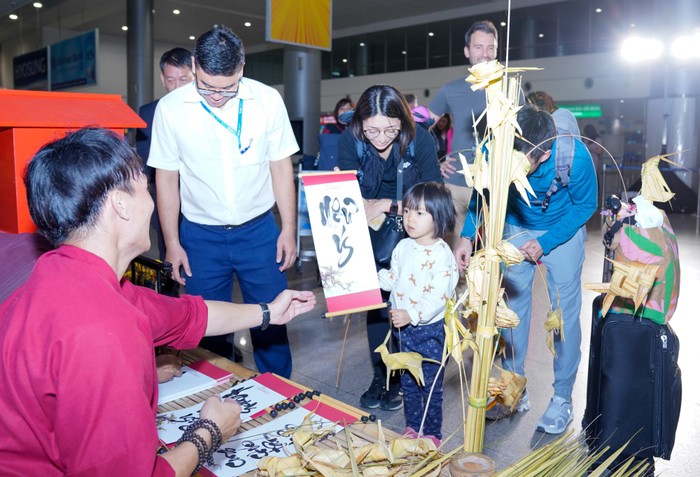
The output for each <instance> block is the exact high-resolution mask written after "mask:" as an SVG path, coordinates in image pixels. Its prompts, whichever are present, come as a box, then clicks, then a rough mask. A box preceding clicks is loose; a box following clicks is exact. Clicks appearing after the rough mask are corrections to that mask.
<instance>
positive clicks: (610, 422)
mask: <svg viewBox="0 0 700 477" xmlns="http://www.w3.org/2000/svg"><path fill="white" fill-rule="evenodd" d="M602 299H603V296H602V295H600V296H598V297H596V299H595V300H594V302H593V323H592V327H591V346H590V357H589V362H588V388H587V398H586V411H585V413H584V416H583V423H582V426H583V428H584V430H585V433H586V439H587V441H588V443H589V446H590V447H591V448H592V449H598V448H602V447H605V446H610V452H609V453H608V454H606V456H607V455H609V454H610V453H612V452H614V451H615V450H617V449H619V448H620V447H622V446H623V445H624V444H625V443H626V442H627V441H628V440H630V439H631V442H630V443H629V445H628V446H627V447H626V448H625V450H624V451H623V453H622V454H621V455H620V457H619V458H618V459H617V461H616V464H617V463H620V462H622V461H623V460H626V459H627V458H629V457H630V456H635V457H636V458H638V459H644V460H649V461H650V462H651V461H653V457H661V458H664V459H670V457H671V451H672V450H673V444H674V441H675V434H676V427H677V425H678V417H679V415H680V410H681V370H680V368H679V367H678V350H679V342H678V337H677V336H676V334H675V333H674V332H673V329H672V328H671V327H670V326H669V325H660V324H658V323H655V322H653V321H651V320H647V319H642V318H638V317H634V316H631V315H624V314H616V313H611V312H609V313H608V314H607V315H606V316H605V317H601V314H600V309H601V303H602ZM604 458H605V457H604Z"/></svg>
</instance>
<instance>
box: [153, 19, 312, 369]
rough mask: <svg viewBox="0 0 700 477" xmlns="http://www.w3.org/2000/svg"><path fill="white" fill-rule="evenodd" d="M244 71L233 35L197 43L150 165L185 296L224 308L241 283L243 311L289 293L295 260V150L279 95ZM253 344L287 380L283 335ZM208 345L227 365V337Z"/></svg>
mask: <svg viewBox="0 0 700 477" xmlns="http://www.w3.org/2000/svg"><path fill="white" fill-rule="evenodd" d="M244 64H245V53H244V48H243V44H242V43H241V40H240V39H239V38H238V36H236V35H235V34H234V33H233V32H232V31H231V30H230V29H228V28H227V27H224V26H216V27H214V28H213V29H212V30H210V31H208V32H206V33H204V34H203V35H202V36H200V37H199V39H198V40H197V43H196V45H195V52H194V60H193V66H194V71H195V81H194V82H193V83H192V84H190V85H186V86H183V87H182V88H179V89H177V90H175V91H173V92H172V93H170V94H168V95H167V96H166V97H164V98H163V99H161V100H160V102H159V103H158V107H157V109H156V114H155V118H154V122H153V137H152V139H151V150H150V154H149V159H148V165H149V166H151V167H154V168H156V169H157V171H156V185H157V192H158V196H157V198H158V210H159V212H160V220H161V228H162V230H163V235H164V238H165V246H166V255H165V259H166V260H167V261H169V262H171V263H172V264H173V270H174V272H173V278H174V279H175V280H177V281H178V282H180V283H181V284H183V285H185V291H186V292H187V293H188V294H195V295H202V296H203V297H204V298H205V299H217V300H225V301H231V298H232V290H233V283H234V279H238V282H239V285H240V288H241V292H242V295H243V300H244V302H245V303H265V302H268V301H270V300H271V299H272V298H274V297H275V296H276V295H277V294H278V293H279V292H280V291H281V290H283V289H285V288H286V285H287V279H286V276H285V274H284V270H286V269H287V268H289V267H290V266H291V265H292V264H293V263H294V260H295V258H296V230H295V227H296V215H295V214H296V196H295V189H294V174H293V169H292V162H291V155H292V154H294V153H295V152H296V151H298V149H299V147H298V145H297V143H296V140H295V139H294V134H293V132H292V127H291V124H290V123H289V118H288V116H287V110H286V108H285V106H284V102H283V101H282V98H281V96H280V95H279V93H278V92H277V91H276V90H275V89H273V88H270V87H269V86H266V85H264V84H262V83H260V82H257V81H255V80H251V79H248V78H244V77H243V66H244ZM275 203H277V208H278V210H279V214H280V218H281V222H282V228H281V230H280V229H279V228H278V227H277V225H276V223H275V220H274V217H273V215H272V212H271V209H272V207H273V205H275ZM180 210H182V216H183V218H182V221H181V223H178V214H179V211H180ZM251 338H252V342H253V348H254V355H255V362H256V365H257V367H258V370H259V371H260V372H267V371H271V372H274V373H277V374H279V375H281V376H285V377H289V376H290V374H291V370H292V359H291V352H290V349H289V341H288V340H287V331H286V328H285V327H284V326H271V327H270V328H269V329H265V330H263V329H262V328H261V327H257V328H253V329H251ZM207 340H208V339H207ZM202 345H203V346H204V347H207V348H208V349H211V350H212V351H214V352H216V353H218V354H221V355H223V356H226V357H231V354H232V346H231V344H230V343H228V342H227V341H226V339H225V337H221V338H219V339H218V340H216V339H215V340H211V341H208V342H205V341H203V342H202Z"/></svg>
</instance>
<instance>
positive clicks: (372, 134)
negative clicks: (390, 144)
mask: <svg viewBox="0 0 700 477" xmlns="http://www.w3.org/2000/svg"><path fill="white" fill-rule="evenodd" d="M362 132H363V133H365V137H366V138H367V139H377V138H378V137H379V135H380V134H384V137H386V138H387V139H395V138H396V136H398V135H399V133H400V132H401V129H400V128H387V129H384V130H383V131H382V130H381V129H365V130H363V131H362Z"/></svg>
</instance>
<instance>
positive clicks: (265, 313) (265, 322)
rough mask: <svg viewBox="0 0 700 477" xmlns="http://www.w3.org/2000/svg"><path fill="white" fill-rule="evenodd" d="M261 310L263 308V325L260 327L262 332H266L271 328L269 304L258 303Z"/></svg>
mask: <svg viewBox="0 0 700 477" xmlns="http://www.w3.org/2000/svg"><path fill="white" fill-rule="evenodd" d="M258 304H259V305H260V308H262V315H263V316H262V324H261V325H260V330H262V331H265V330H266V329H267V327H268V326H270V307H269V306H267V303H258Z"/></svg>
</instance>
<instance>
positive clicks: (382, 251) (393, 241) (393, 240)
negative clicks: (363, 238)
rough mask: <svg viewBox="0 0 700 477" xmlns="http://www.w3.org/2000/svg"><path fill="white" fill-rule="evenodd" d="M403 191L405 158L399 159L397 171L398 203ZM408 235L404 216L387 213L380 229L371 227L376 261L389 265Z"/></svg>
mask: <svg viewBox="0 0 700 477" xmlns="http://www.w3.org/2000/svg"><path fill="white" fill-rule="evenodd" d="M402 192H403V159H401V160H400V161H399V167H398V169H397V171H396V203H397V204H398V203H399V201H400V200H401V199H402V197H401V195H402ZM405 237H406V232H405V230H404V228H403V216H401V215H398V214H392V213H389V214H386V219H385V220H384V223H382V226H381V227H380V228H379V230H374V229H372V228H371V227H370V229H369V238H370V240H371V242H372V250H373V251H374V261H375V262H377V263H378V264H379V265H383V266H386V267H388V266H389V264H390V263H391V254H392V253H393V252H394V248H396V246H397V245H398V244H399V242H400V241H401V240H403V239H404V238H405Z"/></svg>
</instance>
